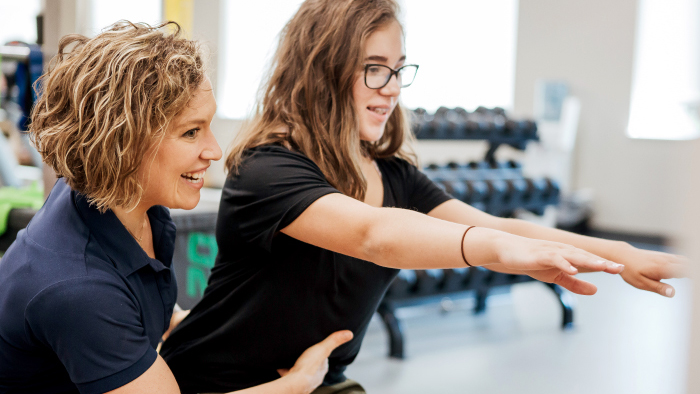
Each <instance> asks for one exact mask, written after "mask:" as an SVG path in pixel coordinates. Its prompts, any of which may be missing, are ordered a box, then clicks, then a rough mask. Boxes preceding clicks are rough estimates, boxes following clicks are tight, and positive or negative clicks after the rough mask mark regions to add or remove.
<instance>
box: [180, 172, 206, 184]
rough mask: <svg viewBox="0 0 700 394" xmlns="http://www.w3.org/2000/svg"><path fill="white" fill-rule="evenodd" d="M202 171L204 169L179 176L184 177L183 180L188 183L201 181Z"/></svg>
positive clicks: (202, 177)
mask: <svg viewBox="0 0 700 394" xmlns="http://www.w3.org/2000/svg"><path fill="white" fill-rule="evenodd" d="M204 172H205V171H199V172H186V173H184V174H182V175H180V176H181V177H183V178H185V180H186V181H187V182H189V183H199V182H201V181H202V179H204Z"/></svg>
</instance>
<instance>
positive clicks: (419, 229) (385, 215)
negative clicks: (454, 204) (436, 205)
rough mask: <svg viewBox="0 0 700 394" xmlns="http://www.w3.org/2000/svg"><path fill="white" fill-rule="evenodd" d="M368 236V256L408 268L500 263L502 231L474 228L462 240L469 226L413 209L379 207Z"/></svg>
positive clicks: (379, 261) (393, 265)
mask: <svg viewBox="0 0 700 394" xmlns="http://www.w3.org/2000/svg"><path fill="white" fill-rule="evenodd" d="M373 223H374V225H372V226H371V228H370V230H368V234H367V236H366V240H367V244H368V246H367V247H366V254H367V255H366V256H365V257H366V259H367V260H369V261H372V262H374V263H376V264H379V265H382V266H385V267H392V268H405V269H431V268H458V267H465V266H466V264H465V263H464V258H463V257H462V248H464V256H465V257H466V258H467V261H468V262H469V264H471V265H473V266H481V265H489V264H496V263H498V262H499V261H498V255H497V253H496V252H497V250H496V247H495V243H496V241H497V240H498V238H499V235H500V234H501V232H500V231H496V230H491V229H485V228H474V229H472V230H470V231H469V233H468V234H467V236H466V237H465V239H464V244H462V237H463V235H464V232H465V230H466V229H467V226H465V225H463V224H459V223H453V222H448V221H444V220H440V219H436V218H431V217H429V216H427V215H424V214H420V213H417V212H414V211H410V210H405V209H395V208H379V209H377V212H376V217H375V218H374V220H373Z"/></svg>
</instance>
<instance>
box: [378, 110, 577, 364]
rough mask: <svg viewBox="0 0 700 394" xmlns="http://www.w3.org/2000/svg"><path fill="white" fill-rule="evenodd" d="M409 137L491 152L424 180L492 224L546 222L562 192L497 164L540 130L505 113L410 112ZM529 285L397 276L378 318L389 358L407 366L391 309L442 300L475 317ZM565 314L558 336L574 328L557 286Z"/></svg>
mask: <svg viewBox="0 0 700 394" xmlns="http://www.w3.org/2000/svg"><path fill="white" fill-rule="evenodd" d="M414 118H415V123H414V132H415V134H416V137H417V138H418V139H419V140H424V139H433V140H459V139H461V140H485V141H487V142H488V145H489V147H488V150H487V152H486V154H485V157H484V160H482V161H471V162H468V163H458V162H450V163H447V164H446V165H438V164H430V165H428V166H426V167H425V168H424V170H423V171H424V173H425V174H426V175H427V176H428V178H430V179H431V180H432V181H433V182H435V183H436V184H437V185H438V186H440V187H442V188H443V189H444V190H445V191H446V192H447V193H449V194H450V195H452V196H453V197H454V198H456V199H458V200H460V201H463V202H465V203H467V204H469V205H471V206H473V207H475V208H477V209H480V210H482V211H485V212H487V213H489V214H491V215H494V216H500V217H515V216H516V213H517V212H518V211H522V210H526V211H529V212H531V213H532V214H535V215H543V214H544V212H545V208H546V207H547V206H555V205H557V204H558V203H559V198H560V188H559V184H558V183H557V182H556V181H554V180H553V179H551V178H549V177H526V176H525V175H524V174H523V166H522V164H521V163H519V162H516V161H513V160H508V161H502V162H498V161H497V160H496V158H495V153H496V150H497V149H498V148H499V147H500V146H502V145H508V146H511V147H513V148H515V149H517V150H525V148H526V146H527V145H528V142H530V141H539V140H540V137H539V134H538V128H537V124H536V123H535V122H534V121H532V120H522V119H514V118H511V117H509V116H508V115H507V114H506V111H505V110H503V109H502V108H493V109H489V108H484V107H479V108H477V109H476V110H475V111H474V112H468V111H466V110H464V109H463V108H446V107H440V108H439V109H438V110H437V111H436V112H435V113H434V114H430V113H427V112H426V111H425V110H423V109H421V108H419V109H416V110H415V111H414ZM530 281H534V279H532V278H531V277H529V276H524V275H510V274H502V273H498V272H493V271H489V270H486V269H484V268H480V267H471V268H469V267H465V268H460V269H446V270H440V269H437V270H415V271H410V270H401V271H400V272H399V275H398V276H397V277H396V279H395V280H394V282H393V283H392V284H391V286H390V287H389V290H388V291H387V294H386V296H385V297H384V299H383V300H382V302H381V304H380V307H379V309H378V312H379V314H380V316H381V318H382V321H383V322H384V324H385V326H386V328H387V330H388V332H389V356H390V357H393V358H399V359H400V358H404V356H405V355H404V339H403V334H402V328H401V324H400V321H399V319H398V318H397V317H396V309H397V308H401V307H406V306H413V305H421V304H426V303H438V302H440V303H444V302H445V300H446V299H449V298H446V297H465V296H466V297H469V296H472V297H474V299H475V302H474V309H473V310H474V313H483V312H484V311H485V310H486V301H487V297H488V296H489V294H492V293H493V292H501V293H502V292H507V291H509V287H510V286H511V285H513V284H516V283H522V282H530ZM546 285H547V287H549V288H550V289H552V290H553V291H554V293H555V295H556V296H557V298H558V299H559V303H560V305H561V307H562V323H561V324H562V328H564V329H567V328H570V327H572V326H573V298H572V297H571V294H569V293H568V292H566V291H564V290H562V289H561V288H559V287H558V286H556V285H551V284H546Z"/></svg>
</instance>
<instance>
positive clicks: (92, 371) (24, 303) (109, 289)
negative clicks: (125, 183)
mask: <svg viewBox="0 0 700 394" xmlns="http://www.w3.org/2000/svg"><path fill="white" fill-rule="evenodd" d="M148 217H149V219H150V221H151V227H152V230H153V243H154V247H155V253H156V259H151V258H149V257H148V255H147V254H146V253H145V252H144V251H143V249H141V247H140V246H139V245H138V243H137V242H136V240H134V238H133V237H132V236H131V235H130V234H129V233H128V232H127V230H126V228H125V227H124V226H123V225H122V224H121V222H120V221H119V220H118V219H117V217H116V216H115V215H114V213H113V212H112V211H107V212H106V213H104V214H101V213H100V212H99V211H98V210H97V209H95V208H94V207H92V206H90V205H89V204H88V203H87V201H86V199H85V197H84V196H82V195H80V194H79V193H77V192H75V191H73V190H71V189H70V187H68V185H66V183H65V182H64V181H63V180H62V179H59V180H58V181H57V182H56V186H55V187H54V189H53V190H52V192H51V195H50V196H49V198H48V200H47V201H46V204H45V205H44V207H43V208H42V209H41V210H39V212H38V213H37V214H36V216H35V217H34V218H33V219H32V221H31V222H30V223H29V226H28V227H27V228H26V229H25V230H22V231H21V232H20V233H19V234H18V236H17V239H16V241H15V242H14V243H13V244H12V246H10V248H9V249H8V250H7V253H5V255H4V256H3V257H2V259H0V392H3V393H4V392H22V393H24V392H27V393H71V392H81V393H103V392H106V391H110V390H114V389H116V388H118V387H121V386H123V385H125V384H127V383H129V382H131V381H132V380H134V379H136V378H137V377H139V376H140V375H141V374H143V373H144V372H145V371H146V370H147V369H148V368H150V366H151V365H153V362H154V361H155V360H156V357H157V353H156V350H155V349H156V346H157V345H158V342H159V340H160V337H161V336H162V335H163V333H164V332H165V330H166V329H167V328H168V326H169V323H170V317H171V315H172V311H173V306H174V305H175V298H176V295H177V288H176V283H175V276H174V270H171V269H170V266H171V262H172V257H173V251H174V247H175V225H174V224H173V222H172V220H171V219H170V214H169V212H168V210H167V209H166V208H164V207H161V206H155V207H153V208H151V209H150V210H149V211H148Z"/></svg>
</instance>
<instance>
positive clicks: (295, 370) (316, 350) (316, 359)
mask: <svg viewBox="0 0 700 394" xmlns="http://www.w3.org/2000/svg"><path fill="white" fill-rule="evenodd" d="M352 336H353V335H352V332H351V331H348V330H343V331H336V332H334V333H333V334H331V335H330V336H328V338H326V339H324V340H323V341H322V342H319V343H317V344H316V345H314V346H311V347H310V348H308V349H306V351H304V353H302V354H301V356H299V358H298V359H297V362H296V363H294V366H293V367H292V369H278V370H277V372H279V374H280V376H288V377H295V378H296V379H295V381H297V382H299V383H298V387H299V388H300V389H301V390H302V391H301V392H303V393H310V392H312V391H313V390H314V389H315V388H316V387H318V386H319V385H321V383H323V377H324V376H326V372H328V356H330V355H331V352H332V351H333V350H335V348H337V347H338V346H340V345H342V344H344V343H346V342H348V341H349V340H351V339H352ZM295 392H296V391H295Z"/></svg>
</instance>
